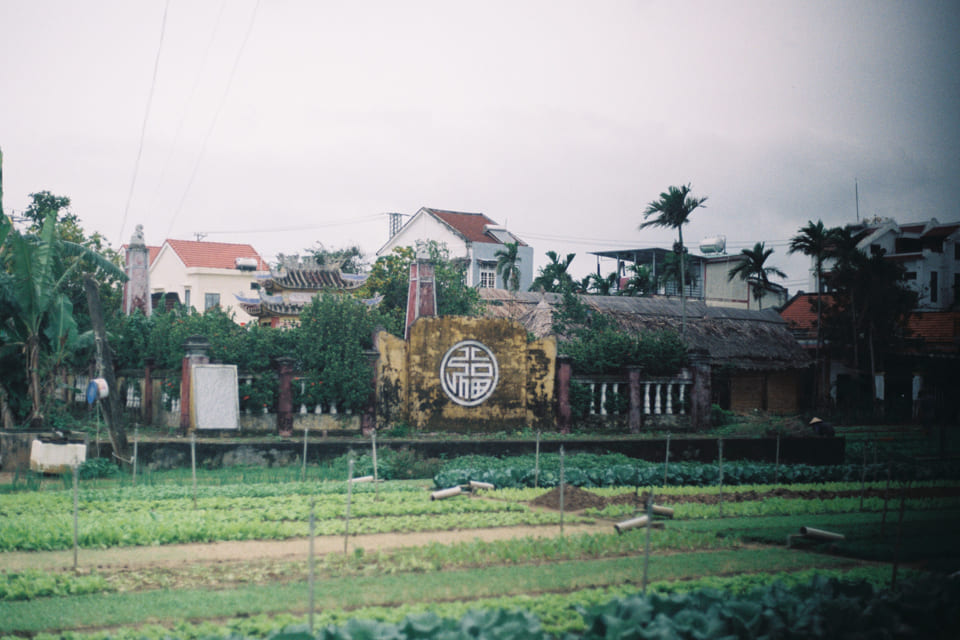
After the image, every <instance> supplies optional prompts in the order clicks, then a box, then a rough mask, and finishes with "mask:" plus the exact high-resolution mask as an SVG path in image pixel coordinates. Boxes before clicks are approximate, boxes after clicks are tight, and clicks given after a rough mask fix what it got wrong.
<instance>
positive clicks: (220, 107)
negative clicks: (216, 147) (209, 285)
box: [164, 0, 260, 237]
mask: <svg viewBox="0 0 960 640" xmlns="http://www.w3.org/2000/svg"><path fill="white" fill-rule="evenodd" d="M259 9H260V0H257V3H256V4H255V5H254V7H253V11H252V12H251V13H250V22H249V23H248V24H247V31H246V33H244V34H243V41H242V42H241V43H240V48H239V49H237V55H236V57H235V58H234V59H233V67H231V69H230V76H229V77H228V78H227V86H226V87H225V88H224V90H223V95H222V96H221V97H220V104H219V105H217V110H216V111H215V112H214V114H213V118H212V119H211V120H210V126H209V127H207V133H206V134H205V135H204V137H203V144H202V145H201V146H200V153H199V154H198V155H197V160H196V162H195V163H194V165H193V171H192V172H191V174H190V180H189V181H188V182H187V186H186V188H185V189H184V190H183V196H182V197H181V198H180V203H179V204H178V205H177V210H176V211H175V212H174V213H173V217H172V218H171V219H170V226H169V227H167V232H166V234H164V237H168V236H169V235H170V232H171V231H172V230H173V224H174V223H175V222H176V221H177V217H178V216H179V215H180V212H181V211H182V210H183V203H184V202H186V200H187V195H188V194H189V193H190V189H191V188H193V182H194V179H196V177H197V172H198V171H199V169H200V163H201V162H202V161H203V157H204V155H206V152H207V143H208V142H209V141H210V135H211V134H212V133H213V130H214V128H216V125H217V120H219V119H220V112H221V111H223V105H225V104H226V102H227V96H228V95H229V94H230V88H231V87H232V86H233V79H234V77H235V76H236V74H237V68H238V67H239V66H240V58H241V56H242V55H243V50H244V49H245V48H246V46H247V41H248V40H249V39H250V33H251V32H252V31H253V25H254V23H255V22H256V18H257V11H258V10H259Z"/></svg>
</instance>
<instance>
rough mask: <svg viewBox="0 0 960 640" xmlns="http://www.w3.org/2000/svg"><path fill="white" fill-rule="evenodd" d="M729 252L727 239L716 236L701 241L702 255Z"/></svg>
mask: <svg viewBox="0 0 960 640" xmlns="http://www.w3.org/2000/svg"><path fill="white" fill-rule="evenodd" d="M726 250H727V237H726V236H714V237H712V238H704V239H703V240H701V241H700V253H702V254H704V255H709V254H711V253H725V252H726Z"/></svg>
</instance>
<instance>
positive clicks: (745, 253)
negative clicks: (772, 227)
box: [727, 242, 787, 309]
mask: <svg viewBox="0 0 960 640" xmlns="http://www.w3.org/2000/svg"><path fill="white" fill-rule="evenodd" d="M772 253H773V249H765V248H764V243H762V242H758V243H757V244H755V245H753V249H743V250H741V251H740V258H741V259H740V263H739V264H737V266H735V267H733V268H732V269H730V272H729V273H728V274H727V280H728V281H729V280H733V279H734V278H736V277H739V278H740V279H741V280H745V281H747V282H748V283H749V284H750V288H751V289H752V290H753V299H754V300H756V301H757V303H758V304H759V305H760V308H761V309H763V301H762V299H763V294H764V293H765V292H766V290H767V288H769V286H770V276H777V277H778V278H786V277H787V274H785V273H784V272H783V271H781V270H780V269H778V268H777V267H767V266H765V263H766V261H767V258H769V257H770V254H772Z"/></svg>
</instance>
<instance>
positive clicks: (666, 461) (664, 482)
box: [637, 431, 670, 493]
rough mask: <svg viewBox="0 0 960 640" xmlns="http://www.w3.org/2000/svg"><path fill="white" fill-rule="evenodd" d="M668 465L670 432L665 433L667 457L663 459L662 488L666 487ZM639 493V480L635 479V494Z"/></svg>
mask: <svg viewBox="0 0 960 640" xmlns="http://www.w3.org/2000/svg"><path fill="white" fill-rule="evenodd" d="M669 464H670V432H669V431H668V432H667V456H666V457H665V458H664V459H663V486H667V466H668V465H669ZM639 492H640V480H639V478H638V479H637V493H639Z"/></svg>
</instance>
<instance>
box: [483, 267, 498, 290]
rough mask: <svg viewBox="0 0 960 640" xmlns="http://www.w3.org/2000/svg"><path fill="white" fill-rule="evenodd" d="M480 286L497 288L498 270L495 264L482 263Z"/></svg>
mask: <svg viewBox="0 0 960 640" xmlns="http://www.w3.org/2000/svg"><path fill="white" fill-rule="evenodd" d="M480 288H481V289H496V288H497V271H496V269H494V266H493V264H484V263H481V264H480Z"/></svg>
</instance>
